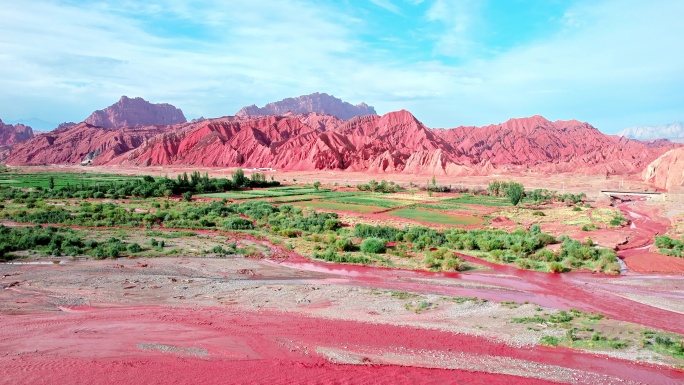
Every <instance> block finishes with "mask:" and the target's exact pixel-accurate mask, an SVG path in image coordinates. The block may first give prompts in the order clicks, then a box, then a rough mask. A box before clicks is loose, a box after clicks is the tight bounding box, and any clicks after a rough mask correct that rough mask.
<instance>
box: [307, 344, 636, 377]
mask: <svg viewBox="0 0 684 385" xmlns="http://www.w3.org/2000/svg"><path fill="white" fill-rule="evenodd" d="M316 352H317V353H319V354H321V355H323V356H325V357H326V358H328V359H329V360H330V361H331V362H333V363H342V364H352V365H370V364H376V365H377V364H381V365H400V366H412V367H422V368H430V369H452V370H469V371H475V372H485V373H493V374H505V375H511V376H520V377H525V378H536V379H541V380H547V381H554V382H559V383H565V384H592V385H593V384H636V383H635V382H631V381H625V380H623V379H620V378H616V377H610V376H605V375H600V374H596V373H592V372H587V371H582V370H574V369H568V368H564V367H561V366H556V365H544V364H540V363H537V362H531V361H526V360H521V359H516V358H511V357H497V356H490V355H484V354H472V353H463V352H459V353H453V352H447V351H443V350H424V349H421V350H414V349H407V348H401V347H400V348H395V349H394V351H387V350H380V349H373V348H365V347H362V346H353V347H349V346H346V347H345V348H333V347H325V346H317V347H316Z"/></svg>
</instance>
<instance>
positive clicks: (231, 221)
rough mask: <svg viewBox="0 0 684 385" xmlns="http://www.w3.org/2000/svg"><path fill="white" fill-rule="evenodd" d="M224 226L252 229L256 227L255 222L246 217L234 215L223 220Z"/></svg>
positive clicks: (233, 228)
mask: <svg viewBox="0 0 684 385" xmlns="http://www.w3.org/2000/svg"><path fill="white" fill-rule="evenodd" d="M223 228H224V229H226V230H251V229H253V228H254V224H253V223H252V221H250V220H248V219H245V218H240V217H232V218H228V219H226V220H224V221H223Z"/></svg>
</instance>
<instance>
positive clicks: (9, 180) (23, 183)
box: [0, 171, 142, 188]
mask: <svg viewBox="0 0 684 385" xmlns="http://www.w3.org/2000/svg"><path fill="white" fill-rule="evenodd" d="M50 177H52V178H53V180H54V183H55V187H56V188H59V187H65V186H67V185H71V186H80V185H86V186H89V185H92V184H95V183H110V182H122V181H127V180H131V179H142V178H141V177H133V176H124V175H113V174H85V173H71V172H64V173H58V172H49V173H48V172H39V173H21V172H14V171H5V172H2V173H0V186H12V187H19V188H35V187H41V188H48V187H49V186H50Z"/></svg>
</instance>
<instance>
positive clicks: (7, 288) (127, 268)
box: [0, 166, 684, 384]
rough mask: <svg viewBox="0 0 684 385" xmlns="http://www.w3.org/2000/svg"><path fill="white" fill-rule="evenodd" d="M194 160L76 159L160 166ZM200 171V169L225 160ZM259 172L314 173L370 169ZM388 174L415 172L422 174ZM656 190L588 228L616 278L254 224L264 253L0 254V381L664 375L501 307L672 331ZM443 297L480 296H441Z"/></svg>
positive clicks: (536, 181)
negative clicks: (388, 251)
mask: <svg viewBox="0 0 684 385" xmlns="http://www.w3.org/2000/svg"><path fill="white" fill-rule="evenodd" d="M35 169H36V168H31V170H35ZM45 169H48V170H59V171H65V170H66V171H74V170H83V169H82V168H80V167H73V166H57V167H46V168H45ZM197 169H198V168H184V167H177V168H169V167H163V168H159V169H158V170H157V169H155V168H153V167H149V168H136V167H130V168H126V167H123V166H121V167H104V166H103V167H92V168H88V171H89V172H93V171H94V172H98V171H99V172H109V173H111V172H116V173H122V174H152V175H155V173H156V172H157V171H158V172H159V173H160V174H162V173H163V174H164V175H169V176H173V175H175V174H176V173H182V172H184V171H194V170H197ZM200 170H201V171H202V172H204V171H208V172H209V173H210V175H212V176H217V177H218V176H221V175H226V176H227V175H229V174H230V172H232V171H233V169H230V168H228V169H215V168H212V169H206V170H205V169H200ZM275 175H276V176H277V178H278V179H280V180H288V181H293V180H295V179H296V180H297V181H298V182H300V183H301V182H312V181H315V180H320V181H322V182H323V183H324V185H328V186H330V187H332V186H333V184H334V183H338V184H339V185H342V184H347V183H349V184H356V183H358V182H360V181H367V180H369V179H382V177H383V175H385V174H372V173H354V172H339V171H316V172H314V171H299V172H278V173H276V174H275ZM388 177H391V179H392V180H394V181H396V182H398V183H408V182H414V183H416V184H418V183H420V182H421V178H422V177H420V176H415V175H388ZM513 177H514V179H516V180H520V181H522V182H523V183H524V184H525V185H526V186H539V187H546V188H552V189H558V190H560V189H565V191H574V192H580V191H582V192H586V193H587V194H588V195H590V197H593V198H597V197H599V192H598V191H599V190H603V189H625V190H639V191H646V190H649V189H652V188H651V187H649V186H648V185H647V184H645V183H644V182H642V181H641V180H640V179H639V178H638V177H609V178H606V177H605V176H600V177H599V176H577V175H572V174H562V175H554V174H550V175H547V174H535V173H524V174H517V175H514V176H511V175H506V176H504V178H506V179H509V178H513ZM495 178H497V177H496V176H495V177H492V176H489V177H485V176H481V177H478V176H472V177H447V176H444V177H442V178H441V179H440V184H450V183H451V184H454V185H458V184H459V183H460V184H462V185H464V186H485V185H486V184H487V181H488V180H491V179H495ZM499 178H501V177H499ZM424 179H425V178H424ZM426 182H427V181H426ZM591 194H593V195H591ZM672 205H675V206H676V205H677V203H667V202H664V203H658V204H656V203H654V202H647V201H637V202H627V203H622V204H619V205H618V208H619V209H620V210H621V211H622V212H623V213H624V214H625V216H628V217H629V219H630V220H631V223H632V226H631V227H629V228H624V229H622V230H620V231H623V233H622V234H621V235H620V236H618V237H617V238H615V236H614V235H612V234H610V231H609V230H599V231H598V232H596V233H595V235H594V234H592V236H595V237H597V238H601V232H602V231H604V232H606V234H605V237H606V239H607V241H606V242H615V243H617V241H616V240H615V239H618V238H620V239H622V238H624V239H626V242H622V243H623V244H622V245H620V246H619V252H618V255H619V256H620V257H621V258H622V259H623V260H624V262H625V263H626V265H627V267H628V269H629V271H628V272H627V273H626V274H622V275H620V276H617V277H615V276H605V275H601V274H592V273H586V272H578V273H566V274H547V273H539V272H532V271H524V270H519V269H516V268H513V267H508V266H501V265H495V264H490V263H487V262H483V261H482V260H477V259H474V258H471V257H468V256H462V257H463V258H464V259H467V260H471V261H474V262H476V263H477V264H480V265H482V266H484V269H483V270H477V271H473V272H466V273H429V272H421V271H408V270H401V269H387V268H374V267H360V266H350V265H335V264H330V263H322V262H312V261H309V260H307V259H306V258H303V257H301V256H299V255H298V254H296V253H294V252H292V251H288V250H285V249H284V248H282V247H280V246H276V245H272V244H269V243H266V242H265V241H258V242H262V243H264V244H265V245H266V246H267V247H268V248H270V250H271V254H270V255H271V258H269V259H265V260H252V259H245V258H228V259H212V258H158V259H144V260H140V259H139V260H129V259H122V260H117V261H75V262H68V263H64V264H24V265H21V264H13V265H10V264H5V265H0V273H1V274H0V277H1V279H0V284H1V285H2V287H3V288H4V290H2V291H1V292H0V298H1V300H2V301H1V303H2V305H0V323H1V324H2V325H3V333H1V334H0V350H1V351H2V352H3V353H2V354H0V383H2V384H65V383H84V384H86V383H87V384H132V383H140V384H142V383H144V384H186V383H206V384H214V383H216V384H223V383H234V384H246V383H250V384H300V383H307V384H415V383H421V384H552V383H553V384H556V383H564V384H618V383H619V384H623V383H628V384H632V383H644V384H681V383H683V382H684V372H683V371H682V370H681V369H677V368H676V367H673V366H672V365H673V364H672V362H667V361H661V360H662V358H659V357H656V356H654V357H643V356H639V355H642V354H643V352H639V353H625V354H618V353H615V354H613V353H605V352H601V351H596V352H588V351H584V350H575V349H568V348H552V347H543V346H540V345H538V339H535V337H534V334H533V333H532V332H530V331H529V330H526V329H525V326H524V325H522V326H520V325H516V324H512V323H510V322H508V321H507V319H509V318H510V316H511V315H514V316H526V315H527V316H529V315H530V314H534V311H535V310H534V306H540V307H543V308H544V309H551V310H552V311H557V310H569V309H571V308H574V309H579V310H581V311H585V312H599V313H602V314H604V315H605V316H607V317H609V318H610V320H611V321H610V322H613V321H614V322H616V323H619V322H623V323H629V325H634V324H636V325H642V326H645V327H648V328H654V329H660V330H664V331H668V332H673V333H678V334H684V305H683V304H684V276H683V275H682V273H684V264H683V263H682V260H681V259H677V258H673V257H666V256H663V255H660V254H657V253H655V252H653V251H651V250H650V249H651V248H652V247H651V246H652V245H651V244H652V240H653V236H654V235H656V234H664V233H665V232H667V230H668V227H669V226H670V220H669V219H668V217H667V216H666V215H665V212H666V211H667V209H668V207H670V206H672ZM357 216H359V215H358V214H357ZM359 217H361V218H362V219H364V216H363V215H361V216H359ZM380 219H382V218H379V217H377V216H373V215H368V216H366V217H365V220H367V221H373V220H380ZM506 224H507V223H506V222H505V221H502V226H503V227H505V225H506ZM170 230H171V229H167V230H166V231H170ZM559 230H562V229H559ZM209 233H212V232H207V234H209ZM611 237H613V238H611ZM252 241H255V242H257V240H252ZM394 292H408V293H414V294H415V295H418V296H421V297H424V298H426V299H428V300H430V301H433V302H435V303H438V304H439V306H438V307H436V308H433V309H430V310H429V311H425V312H421V313H418V312H415V313H414V312H411V311H406V309H404V306H406V303H404V302H402V301H400V300H397V299H396V298H394V297H393V296H392V295H390V294H388V293H394ZM412 295H413V294H412ZM447 297H477V298H481V299H486V300H488V301H489V302H487V303H486V304H483V303H478V304H477V305H475V304H469V303H466V304H465V305H463V304H453V303H452V302H449V301H447V300H444V298H447ZM502 301H515V302H517V303H520V304H522V303H525V304H524V305H522V306H520V307H519V308H516V309H512V310H507V309H506V308H505V307H502V306H501V305H499V304H498V303H499V302H502ZM527 303H529V304H527ZM533 304H534V305H533ZM510 312H512V313H510ZM616 327H624V326H616Z"/></svg>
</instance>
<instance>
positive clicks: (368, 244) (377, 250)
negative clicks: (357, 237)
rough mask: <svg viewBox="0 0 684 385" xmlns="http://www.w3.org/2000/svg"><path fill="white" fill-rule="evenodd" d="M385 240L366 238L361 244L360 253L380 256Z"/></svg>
mask: <svg viewBox="0 0 684 385" xmlns="http://www.w3.org/2000/svg"><path fill="white" fill-rule="evenodd" d="M385 250H386V248H385V240H384V239H380V238H366V239H364V240H363V241H362V242H361V251H363V252H364V253H374V254H381V253H384V252H385Z"/></svg>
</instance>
